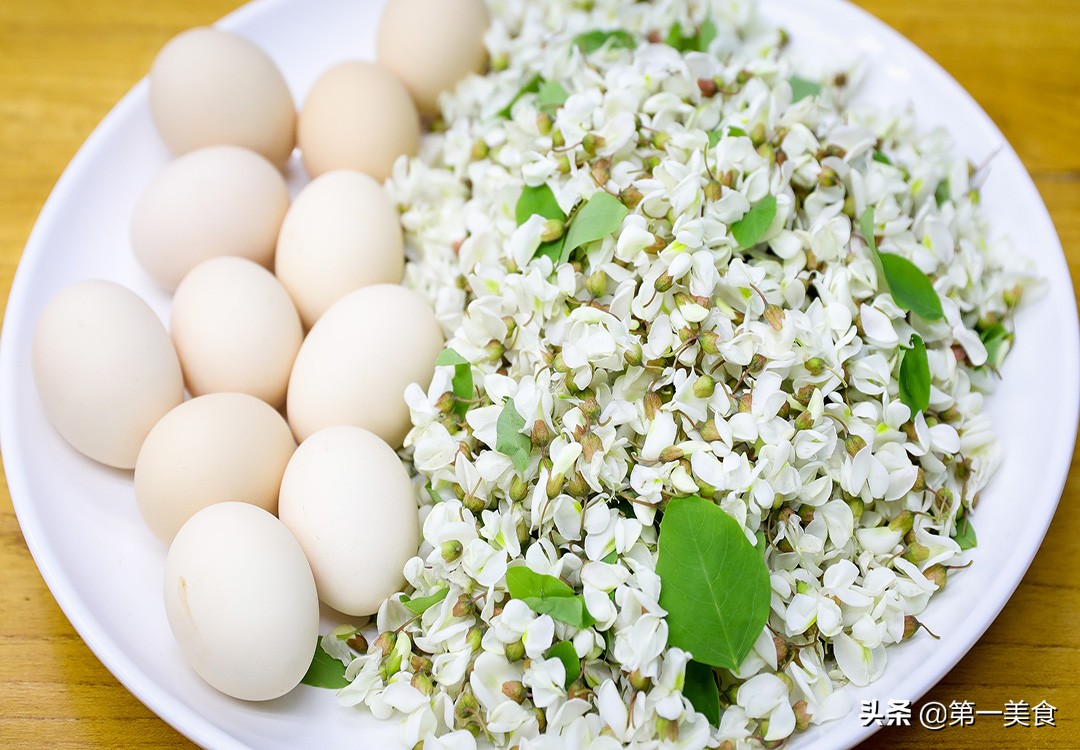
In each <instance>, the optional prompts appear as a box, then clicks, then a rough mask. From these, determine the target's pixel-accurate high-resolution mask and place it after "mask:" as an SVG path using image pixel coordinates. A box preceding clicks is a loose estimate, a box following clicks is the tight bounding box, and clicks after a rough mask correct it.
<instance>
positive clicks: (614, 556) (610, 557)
mask: <svg viewBox="0 0 1080 750" xmlns="http://www.w3.org/2000/svg"><path fill="white" fill-rule="evenodd" d="M618 560H619V553H618V552H616V551H615V550H611V552H608V553H607V554H606V555H604V557H603V558H601V561H602V562H606V563H607V564H608V565H614V564H615V563H616V562H618Z"/></svg>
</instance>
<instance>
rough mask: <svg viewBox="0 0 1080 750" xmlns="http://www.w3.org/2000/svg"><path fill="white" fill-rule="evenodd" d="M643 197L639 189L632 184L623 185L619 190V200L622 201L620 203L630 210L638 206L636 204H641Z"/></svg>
mask: <svg viewBox="0 0 1080 750" xmlns="http://www.w3.org/2000/svg"><path fill="white" fill-rule="evenodd" d="M644 197H645V196H644V195H642V193H641V191H640V190H638V189H637V188H636V187H634V186H633V185H630V186H629V187H625V188H623V189H622V190H620V191H619V200H620V201H622V204H623V205H624V206H626V207H627V208H629V209H630V210H631V211H633V210H634V209H635V208H637V207H638V205H640V204H641V201H642V199H643V198H644Z"/></svg>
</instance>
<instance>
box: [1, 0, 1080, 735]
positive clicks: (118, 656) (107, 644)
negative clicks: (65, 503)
mask: <svg viewBox="0 0 1080 750" xmlns="http://www.w3.org/2000/svg"><path fill="white" fill-rule="evenodd" d="M292 2H296V0H251V1H250V2H248V3H246V4H244V5H242V6H240V7H239V8H237V9H236V10H234V11H232V12H231V13H228V14H227V15H225V16H223V17H222V18H221V19H219V20H218V21H216V22H214V23H213V24H212V25H213V26H215V27H220V28H224V29H229V30H235V31H239V32H241V33H242V31H243V28H242V27H243V26H244V25H245V24H246V23H247V22H248V20H249V19H252V20H253V19H254V18H256V17H258V16H261V15H263V14H272V13H273V12H274V9H275V8H276V7H277V6H280V5H286V4H289V3H292ZM803 3H804V8H812V7H814V6H817V7H824V8H828V9H829V11H830V12H834V13H840V14H846V15H848V16H849V17H850V18H852V19H853V20H854V21H855V22H857V23H858V24H860V25H861V26H863V27H864V28H866V29H867V30H868V31H872V32H873V33H874V34H875V35H877V36H880V37H881V38H882V39H883V40H884V41H885V43H886V45H887V46H889V47H894V46H899V47H901V48H903V49H904V50H905V52H906V53H907V54H909V55H912V56H913V57H914V58H916V59H918V60H919V61H920V62H921V63H922V64H923V65H926V66H928V67H929V68H930V69H932V70H933V72H934V73H935V74H936V75H937V76H938V77H939V78H940V81H941V83H942V84H943V85H944V86H946V87H947V88H948V89H949V92H948V93H949V94H950V96H952V97H956V98H958V99H960V100H961V101H962V103H963V105H964V106H965V107H967V108H969V109H971V110H972V112H973V113H975V114H976V115H977V116H978V117H979V118H980V119H982V120H983V122H984V124H985V125H986V126H988V129H989V132H990V133H991V134H992V135H993V136H994V137H995V138H996V139H998V141H999V142H1000V150H1001V154H999V156H1001V155H1005V156H1007V157H1008V158H1010V159H1012V160H1015V162H1016V164H1017V165H1018V166H1019V167H1020V170H1021V172H1022V174H1023V179H1024V180H1025V184H1024V185H1023V186H1022V187H1023V188H1024V189H1025V190H1030V191H1031V192H1032V193H1033V194H1034V195H1035V196H1037V197H1038V204H1039V210H1040V216H1039V217H1038V220H1040V221H1045V222H1046V224H1047V226H1048V227H1049V228H1050V230H1051V234H1052V238H1053V245H1052V246H1051V247H1050V248H1049V250H1050V251H1054V250H1056V253H1055V252H1051V255H1052V256H1053V258H1054V261H1055V262H1056V264H1057V265H1058V266H1059V267H1058V268H1050V269H1040V271H1051V272H1060V271H1062V270H1064V273H1059V274H1058V277H1059V278H1060V280H1061V283H1064V284H1065V285H1066V286H1067V287H1068V289H1069V290H1072V291H1073V294H1072V295H1067V296H1068V298H1069V303H1070V305H1071V311H1072V316H1071V318H1070V319H1069V320H1068V321H1067V322H1066V324H1065V328H1066V329H1067V330H1066V331H1065V333H1066V334H1071V335H1067V336H1066V337H1065V338H1066V340H1067V341H1068V342H1069V346H1068V348H1069V350H1070V351H1069V352H1067V353H1071V355H1072V356H1068V357H1066V358H1064V362H1065V363H1066V364H1067V366H1068V367H1070V369H1071V370H1072V372H1073V373H1074V374H1076V375H1078V377H1080V327H1078V319H1077V311H1076V297H1075V290H1074V289H1073V286H1072V279H1071V276H1070V274H1069V273H1068V263H1067V258H1066V255H1065V251H1064V248H1063V247H1062V245H1061V240H1060V237H1059V235H1058V232H1057V227H1056V226H1055V224H1054V221H1053V218H1052V216H1051V215H1050V213H1049V210H1048V209H1047V207H1046V202H1045V200H1043V198H1042V194H1041V193H1040V192H1039V190H1038V188H1037V187H1036V185H1035V183H1034V180H1033V179H1032V177H1031V174H1030V172H1029V171H1028V170H1027V168H1026V167H1025V166H1024V164H1023V162H1022V160H1021V159H1020V158H1019V155H1018V154H1017V153H1016V151H1015V149H1014V148H1013V146H1012V145H1011V144H1010V143H1009V141H1008V139H1006V138H1005V136H1004V134H1002V132H1001V130H1000V129H999V128H998V126H997V124H996V123H995V122H994V120H993V119H992V118H991V117H990V116H989V115H988V114H987V113H986V111H985V110H984V109H983V108H982V106H981V105H980V104H979V103H978V102H977V101H976V100H975V99H974V97H973V96H972V95H971V94H970V93H968V91H967V90H966V89H964V87H963V86H961V85H960V84H959V82H957V81H956V79H955V78H954V77H953V76H952V75H951V74H950V73H949V72H948V71H947V70H946V69H945V68H943V67H942V66H941V65H940V64H939V63H938V62H937V61H936V60H934V59H933V58H932V57H931V56H930V55H929V54H928V53H926V52H925V51H923V50H922V49H921V48H920V47H918V46H917V45H916V44H915V43H914V42H912V41H911V40H909V39H908V38H907V37H905V36H904V35H903V34H901V33H900V32H899V31H897V30H896V29H894V28H892V27H891V26H889V25H888V24H887V23H885V22H884V21H882V20H881V19H879V18H877V17H876V16H874V15H873V14H871V13H870V12H868V11H866V10H863V9H862V8H860V7H858V6H856V5H854V4H853V3H851V2H849V1H848V0H803ZM783 4H784V3H783V2H782V0H760V6H761V8H762V9H765V8H775V7H776V6H779V5H783ZM147 87H148V83H147V79H146V77H143V78H141V79H140V80H139V81H138V82H137V83H136V84H135V85H134V86H132V88H131V89H130V90H128V91H127V93H125V94H124V96H123V97H122V98H121V99H120V100H119V102H118V103H117V104H116V105H114V106H113V107H112V108H111V109H110V110H109V112H108V113H107V114H106V115H105V117H104V118H103V119H102V120H101V122H99V123H98V125H96V126H95V127H94V129H93V131H92V132H91V133H90V135H89V136H88V137H87V138H86V140H85V141H84V142H83V143H82V144H81V145H80V147H79V149H78V150H77V151H76V153H75V155H74V156H73V157H72V159H71V161H70V162H69V163H68V165H67V166H66V167H65V168H64V171H63V173H62V174H61V175H60V177H59V179H58V180H57V182H56V184H55V185H54V187H53V189H52V190H51V191H50V193H49V196H48V198H47V199H46V201H45V203H44V205H43V206H42V208H41V211H40V212H39V214H38V217H37V219H36V220H35V222H34V226H33V228H32V229H31V232H30V234H29V236H28V238H27V241H26V244H25V245H24V248H23V251H22V253H21V255H20V258H19V262H18V264H17V267H16V271H15V274H14V278H13V280H12V284H11V289H10V293H9V297H8V302H7V310H8V311H10V310H12V309H20V308H22V307H23V302H22V300H23V297H24V296H26V294H27V293H28V289H29V286H28V284H29V282H28V281H27V279H28V278H30V277H31V276H33V275H35V274H34V269H36V268H37V267H38V266H39V265H40V264H41V263H42V262H43V260H44V259H45V258H46V257H47V253H46V252H45V247H44V245H43V243H41V242H40V241H39V240H38V237H39V236H40V235H41V234H42V233H43V232H44V231H45V230H44V227H45V226H47V225H50V224H52V223H53V222H54V221H55V220H56V218H57V216H54V215H59V210H60V207H61V206H62V205H63V204H65V203H66V202H67V199H68V196H69V194H70V193H71V191H72V186H73V184H74V182H75V180H74V177H73V175H75V174H77V173H79V172H80V171H81V170H82V169H83V164H84V162H88V161H89V160H90V158H91V156H92V154H93V152H95V151H96V150H98V148H99V147H98V142H99V141H104V140H106V139H107V137H108V136H109V135H110V134H111V133H112V132H113V131H115V130H116V129H118V128H119V127H120V126H121V125H122V123H123V122H124V121H125V120H126V119H127V116H128V113H129V112H130V111H132V110H134V109H135V108H136V107H137V106H139V104H140V102H141V99H142V98H143V96H144V94H143V92H144V91H145V89H146V88H147ZM1046 275H1049V274H1046ZM19 324H20V321H16V323H15V324H11V319H10V317H9V316H8V315H7V314H6V313H5V316H4V326H3V330H2V331H0V404H5V403H13V402H14V400H16V399H17V398H18V397H19V394H18V393H16V392H15V391H14V386H13V385H11V384H12V382H13V380H14V379H13V378H12V377H10V376H5V374H6V373H8V372H9V371H10V370H12V369H13V368H14V367H15V363H16V360H15V355H14V348H15V344H14V343H13V342H14V339H15V338H16V335H17V334H16V333H14V332H13V330H12V329H14V328H18V327H19ZM22 325H23V326H25V323H24V322H22ZM1063 395H1067V397H1068V399H1069V401H1068V403H1066V404H1063V405H1062V408H1061V410H1060V412H1059V413H1060V414H1061V415H1063V416H1064V417H1065V418H1066V421H1067V423H1068V424H1069V425H1072V426H1073V430H1072V435H1073V437H1072V440H1070V441H1065V443H1061V444H1059V447H1058V450H1057V452H1056V455H1055V456H1054V457H1053V458H1054V460H1052V461H1049V463H1048V465H1049V466H1051V467H1053V466H1055V465H1056V466H1057V471H1056V475H1057V476H1056V478H1055V479H1054V480H1053V481H1051V482H1050V484H1051V486H1053V487H1056V488H1057V490H1056V498H1055V499H1054V500H1053V502H1052V503H1049V502H1048V503H1047V504H1046V506H1045V515H1044V517H1043V518H1042V519H1041V520H1040V521H1039V523H1038V525H1037V527H1036V530H1037V532H1038V533H1037V537H1038V544H1035V545H1032V546H1031V547H1030V549H1029V550H1028V551H1026V552H1025V553H1024V554H1021V555H1019V556H1014V557H1011V558H1010V562H1011V563H1012V564H1011V565H1009V566H1008V567H1007V568H1005V569H1002V570H999V574H1001V578H1002V579H1003V581H1002V584H1003V585H998V586H996V587H995V590H996V592H997V594H996V596H994V597H992V599H991V600H990V604H989V605H986V606H980V608H979V609H977V610H974V611H972V612H971V616H970V617H969V619H968V620H966V622H970V621H976V622H978V625H976V626H975V627H972V628H965V629H964V630H963V637H962V638H960V641H959V642H958V645H957V646H954V648H953V652H952V654H951V655H950V656H949V658H946V659H942V660H935V662H934V665H935V666H934V669H933V670H930V673H929V674H926V675H924V674H923V672H922V671H917V672H912V673H911V674H910V675H908V677H907V679H905V680H904V682H903V684H904V685H907V684H908V683H914V684H913V685H912V687H911V690H912V693H911V699H912V701H913V702H915V701H917V700H918V699H919V698H921V697H922V696H923V695H924V694H925V693H926V692H927V691H929V690H930V689H931V688H932V687H933V686H934V685H936V684H937V683H938V682H939V681H940V680H941V679H942V677H944V676H945V675H946V674H947V673H948V672H949V671H950V670H951V669H953V667H955V666H956V664H957V663H959V661H960V660H961V659H963V658H964V656H966V655H967V654H968V653H969V652H970V650H971V648H972V647H973V646H974V645H975V643H976V642H977V641H978V640H979V639H980V638H981V637H982V635H983V634H984V633H985V632H986V630H987V629H988V628H989V627H990V625H991V624H992V623H993V622H994V621H995V620H996V619H997V617H998V615H999V614H1000V612H1001V610H1002V609H1003V608H1004V607H1005V605H1006V604H1007V603H1008V602H1009V601H1010V600H1011V599H1012V596H1013V594H1014V593H1015V591H1016V588H1017V587H1018V586H1019V584H1020V582H1021V580H1022V579H1023V577H1024V575H1025V574H1026V573H1027V571H1028V569H1029V568H1030V566H1031V563H1032V561H1033V560H1034V558H1035V556H1036V554H1037V553H1038V551H1039V549H1041V547H1042V542H1043V540H1044V539H1045V535H1046V532H1047V530H1048V529H1049V526H1050V523H1051V522H1052V521H1053V518H1054V515H1055V513H1056V510H1057V507H1058V505H1059V503H1060V499H1061V495H1062V492H1063V491H1064V487H1065V484H1066V482H1067V479H1068V474H1069V468H1070V466H1071V458H1072V456H1073V452H1074V450H1075V442H1076V429H1075V428H1076V426H1077V425H1078V423H1080V389H1078V390H1075V391H1072V392H1070V393H1069V394H1063ZM11 414H12V411H11V410H10V409H3V408H0V445H2V446H3V463H4V469H5V474H6V476H7V484H8V490H9V495H10V497H11V502H12V506H13V509H14V511H15V515H16V518H17V520H18V523H19V527H20V530H21V532H22V534H23V537H24V539H25V541H26V544H27V547H28V548H29V551H30V553H31V556H32V557H33V559H34V562H35V564H36V565H37V567H38V570H39V571H40V573H41V576H42V578H43V579H44V580H45V583H46V585H47V586H48V588H49V591H50V593H51V594H52V596H53V597H54V599H55V600H56V602H57V604H58V605H59V606H60V608H61V610H62V611H63V613H64V615H65V617H67V619H68V621H69V622H70V623H71V625H72V627H74V629H75V630H76V632H77V633H78V634H79V636H80V637H81V638H82V640H83V641H84V642H85V643H86V645H87V646H88V647H89V648H90V650H91V651H92V652H93V653H94V655H95V657H96V658H97V659H98V660H99V661H100V662H101V663H102V664H103V665H104V666H105V667H106V669H108V670H109V672H110V673H111V674H112V675H113V676H114V677H115V678H116V679H117V680H118V681H119V682H120V683H121V684H122V685H123V686H124V687H125V688H126V689H127V690H128V691H129V692H131V693H132V694H133V695H134V696H135V697H136V698H137V699H138V700H139V701H140V702H141V703H143V704H144V705H145V706H147V708H149V709H150V710H151V711H153V712H154V713H155V714H156V715H157V716H158V717H159V718H161V719H162V720H163V721H165V722H166V723H168V724H170V725H171V726H172V727H173V728H174V729H176V730H177V731H178V732H180V733H181V734H183V735H184V736H186V737H188V738H189V739H190V740H192V741H193V742H195V743H196V744H198V745H200V746H203V747H213V748H221V749H222V750H248V746H247V745H246V744H244V743H243V742H241V741H239V740H237V739H236V738H234V737H232V736H231V735H229V734H228V733H227V732H226V731H225V730H223V729H222V728H221V727H220V726H219V725H217V724H216V723H215V722H214V721H213V720H212V719H210V718H208V717H207V716H204V715H202V714H200V713H198V712H197V711H195V710H194V709H192V708H190V707H189V706H187V705H186V704H184V703H182V702H177V701H175V700H173V699H172V698H170V697H169V695H168V694H167V693H164V692H162V691H161V690H160V688H159V687H158V685H157V682H156V681H155V680H154V678H153V677H152V675H151V673H149V672H148V671H146V670H144V669H142V668H141V667H140V666H139V665H137V664H136V663H135V662H134V661H133V660H132V659H131V658H130V657H129V656H128V654H127V653H126V652H125V650H124V649H123V648H122V647H121V644H119V643H117V642H116V641H114V640H113V639H111V638H109V637H107V636H105V635H103V634H102V632H101V631H102V630H103V628H102V626H101V625H100V623H99V622H98V620H97V619H96V618H95V617H93V616H91V615H90V614H89V613H88V612H87V611H86V610H85V607H84V606H83V605H82V600H81V597H79V596H78V595H77V593H76V591H75V588H74V586H73V585H72V584H71V582H70V580H69V579H68V578H67V576H66V574H65V573H64V572H63V571H62V570H58V569H54V567H53V565H52V561H51V559H50V555H49V554H47V550H48V549H49V544H48V543H47V542H46V541H44V540H43V539H41V538H39V537H40V536H43V533H44V532H43V529H42V528H41V526H40V524H39V519H38V518H37V516H36V514H34V513H33V512H32V510H31V509H30V505H31V503H32V502H33V500H32V498H31V497H30V491H29V488H28V486H27V485H28V481H27V480H26V474H25V471H26V467H27V465H28V464H27V462H26V461H25V459H24V458H23V453H22V447H21V445H19V443H18V441H16V440H14V438H15V436H16V434H17V433H16V431H15V424H13V421H14V417H12V416H11ZM1066 443H1067V445H1066ZM17 498H19V499H17ZM905 697H906V696H905ZM342 710H344V709H342ZM879 728H880V727H877V726H871V727H859V726H852V725H851V724H850V723H849V724H847V725H839V724H833V725H832V726H831V727H830V730H831V731H829V742H830V743H832V744H830V746H832V747H838V746H842V747H852V746H853V745H855V744H857V743H858V742H862V741H864V740H866V739H867V738H869V737H870V736H872V735H873V734H874V733H875V732H876V731H877V730H878V729H879ZM837 740H839V741H840V745H836V744H834V743H835V742H836V741H837ZM820 744H821V742H819V741H813V742H812V745H813V746H815V747H816V746H818V745H820Z"/></svg>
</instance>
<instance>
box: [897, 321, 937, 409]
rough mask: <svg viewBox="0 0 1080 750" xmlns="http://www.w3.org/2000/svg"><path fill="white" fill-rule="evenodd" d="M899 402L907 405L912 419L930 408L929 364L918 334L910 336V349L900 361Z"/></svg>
mask: <svg viewBox="0 0 1080 750" xmlns="http://www.w3.org/2000/svg"><path fill="white" fill-rule="evenodd" d="M899 384H900V401H902V402H903V403H904V404H907V407H908V408H909V409H911V415H912V416H913V417H914V416H915V414H916V413H917V412H920V411H926V409H927V407H929V406H930V363H929V362H928V361H927V359H926V345H925V344H923V340H922V339H921V338H920V337H919V335H918V334H914V333H913V334H911V348H910V349H908V350H907V351H906V352H904V354H903V358H902V359H901V360H900V379H899Z"/></svg>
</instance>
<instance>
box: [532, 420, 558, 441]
mask: <svg viewBox="0 0 1080 750" xmlns="http://www.w3.org/2000/svg"><path fill="white" fill-rule="evenodd" d="M554 437H555V435H554V434H552V432H551V428H550V427H548V426H547V422H545V421H544V420H542V419H538V420H536V421H535V422H533V426H532V433H531V434H530V436H529V439H530V440H531V441H532V447H533V448H544V447H546V446H547V445H548V443H550V442H551V441H552V439H553V438H554Z"/></svg>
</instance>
